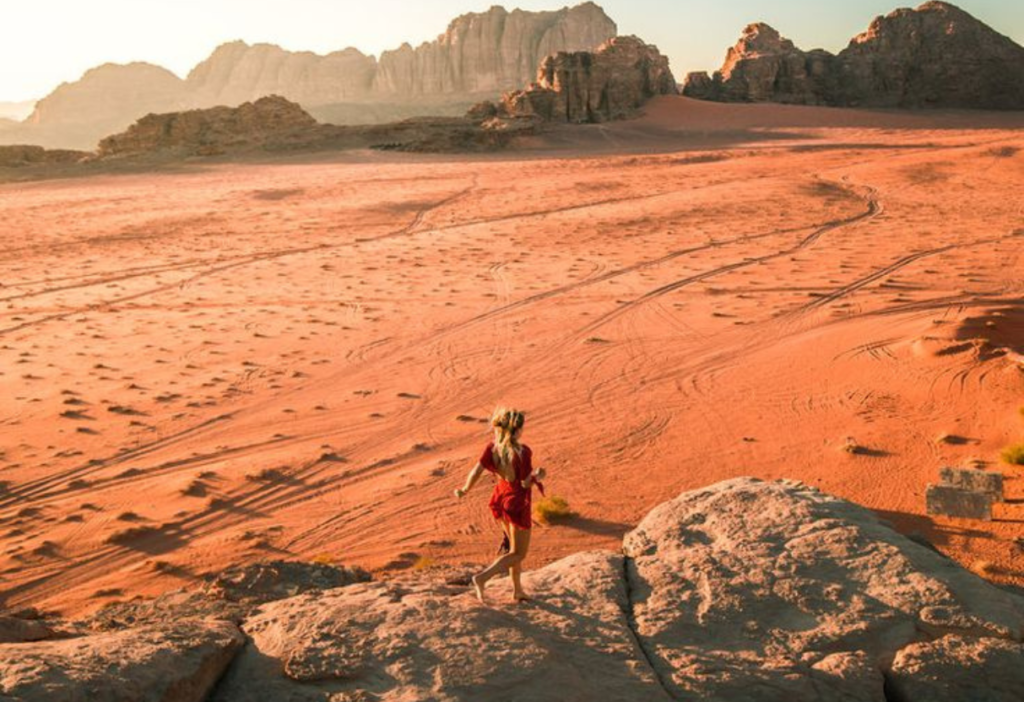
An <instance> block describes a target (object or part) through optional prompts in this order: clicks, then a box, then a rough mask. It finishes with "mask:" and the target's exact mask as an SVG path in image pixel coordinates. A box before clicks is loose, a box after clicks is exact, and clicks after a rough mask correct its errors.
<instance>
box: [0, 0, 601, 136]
mask: <svg viewBox="0 0 1024 702" xmlns="http://www.w3.org/2000/svg"><path fill="white" fill-rule="evenodd" d="M615 35H616V26H615V23H614V22H613V21H612V20H611V19H609V18H608V16H607V15H606V14H605V13H604V11H603V10H602V9H601V8H600V7H598V6H597V5H595V4H594V3H592V2H585V3H583V4H581V5H578V6H576V7H572V8H564V9H561V10H558V11H554V12H524V11H521V10H514V11H512V12H509V11H506V10H505V9H504V8H501V7H492V8H491V9H490V10H488V11H487V12H483V13H472V14H466V15H463V16H461V17H459V18H457V19H455V20H454V21H453V22H452V23H451V24H450V25H449V27H448V30H447V31H446V32H445V33H444V34H442V35H441V36H439V37H438V38H437V40H435V41H432V42H426V43H424V44H422V45H420V46H419V47H416V48H413V47H411V46H410V45H408V44H405V45H403V46H402V47H401V48H399V49H397V50H395V51H386V52H384V53H383V54H381V57H380V61H378V60H377V59H376V58H374V57H373V56H367V55H364V54H363V53H361V52H359V51H358V50H356V49H352V48H348V49H344V50H342V51H337V52H333V53H330V54H327V55H318V54H314V53H311V52H291V51H286V50H284V49H282V48H280V47H278V46H274V45H271V44H256V45H249V44H246V43H245V42H241V41H236V42H231V43H228V44H224V45H222V46H220V47H218V48H217V49H216V50H215V51H214V52H213V54H211V55H210V57H209V58H207V59H206V60H205V61H203V62H202V63H200V64H199V65H197V66H196V67H195V68H194V69H193V70H192V71H191V72H190V73H189V75H188V77H187V78H186V79H184V80H182V79H181V78H179V77H178V76H176V75H174V74H173V73H171V72H170V71H166V70H164V69H162V68H159V67H157V66H152V65H149V64H141V63H136V64H130V65H127V66H119V65H105V66H100V67H99V68H95V69H93V70H91V71H89V72H88V73H86V74H85V75H84V76H83V77H82V78H81V79H80V80H78V81H76V82H74V83H66V84H64V85H62V86H60V87H59V88H57V89H56V90H55V91H54V92H53V93H51V94H50V95H49V96H48V97H46V98H45V99H43V100H41V101H40V102H39V103H38V105H37V106H36V109H35V111H34V112H33V114H32V116H31V117H30V118H29V119H28V121H27V123H26V124H25V125H23V126H22V127H20V128H11V129H3V130H0V140H2V142H3V143H16V141H17V142H21V141H24V142H26V143H36V144H40V145H43V146H59V147H63V148H83V149H88V148H93V147H94V146H95V145H96V143H97V142H98V141H99V140H100V139H101V138H103V137H104V136H106V135H108V134H113V133H115V132H118V131H121V130H123V129H125V128H127V127H128V126H129V125H130V124H132V123H133V122H134V121H136V120H138V119H139V118H141V117H142V116H144V115H146V114H149V113H166V112H173V111H181V110H190V109H206V108H209V107H215V106H228V107H234V106H237V105H239V104H242V103H245V102H252V101H255V100H258V99H259V98H261V97H266V96H268V95H280V96H282V97H285V98H287V99H289V100H291V101H292V102H297V103H299V104H300V105H302V107H303V108H305V109H306V110H308V111H312V112H314V113H315V114H317V115H318V117H320V118H321V119H324V120H329V121H332V122H334V123H337V124H369V123H380V122H388V121H393V120H395V119H405V118H410V117H414V116H422V115H440V116H457V115H460V114H462V113H463V112H465V110H466V109H467V108H468V107H469V106H470V105H472V104H473V103H474V102H477V101H478V100H480V99H481V98H482V97H493V98H497V97H498V96H499V95H501V93H502V92H504V91H506V90H514V89H516V88H518V87H520V86H522V85H525V84H526V83H528V82H529V81H530V80H532V79H533V77H534V74H535V72H536V70H537V65H538V64H539V63H540V62H541V60H542V59H543V58H544V57H545V56H547V55H549V54H552V53H556V52H559V51H580V50H586V49H593V48H594V47H596V46H598V45H600V44H601V43H602V42H604V41H606V40H608V39H610V38H611V37H614V36H615Z"/></svg>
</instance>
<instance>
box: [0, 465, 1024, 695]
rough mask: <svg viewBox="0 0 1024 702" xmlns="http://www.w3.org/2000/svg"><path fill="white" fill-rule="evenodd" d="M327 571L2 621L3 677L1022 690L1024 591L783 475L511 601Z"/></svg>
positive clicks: (653, 530)
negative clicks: (84, 615) (86, 616)
mask: <svg viewBox="0 0 1024 702" xmlns="http://www.w3.org/2000/svg"><path fill="white" fill-rule="evenodd" d="M331 570H334V569H332V568H330V567H328V566H309V565H303V564H299V563H294V564H268V565H266V566H262V567H255V568H246V569H242V570H241V571H240V572H237V573H233V574H231V576H230V577H229V578H227V580H228V586H229V587H228V591H227V592H225V591H223V589H222V588H219V587H216V586H207V587H205V588H203V589H201V590H198V591H196V590H194V591H192V592H188V593H169V594H167V595H164V596H162V597H160V598H158V599H157V600H155V601H144V600H138V599H135V600H131V601H128V602H124V603H121V604H119V605H117V606H116V607H114V608H112V609H111V610H105V611H101V612H99V613H97V615H95V616H94V617H93V618H92V619H91V620H89V621H85V622H79V623H57V622H47V623H45V625H43V626H35V627H29V626H28V625H29V624H31V622H19V621H13V620H12V621H9V622H7V623H8V626H7V631H8V633H9V634H10V635H9V636H8V637H7V638H6V639H3V640H5V641H9V642H10V643H9V644H8V645H3V646H0V681H2V682H0V691H2V692H4V693H6V694H7V695H10V696H12V697H13V698H14V699H19V700H25V701H26V702H35V701H36V700H39V701H40V702H42V701H43V700H53V699H71V698H73V697H74V696H75V694H76V693H80V691H81V690H82V689H84V688H86V687H88V689H89V690H90V692H91V693H92V694H93V695H94V696H95V698H96V699H103V700H116V701H118V702H121V701H122V700H123V701H124V702H128V701H129V700H131V701H133V702H134V701H137V700H153V701H154V702H156V700H165V701H166V700H171V699H173V700H177V701H179V702H192V701H195V702H200V701H201V700H204V699H210V700H214V701H216V702H261V701H263V700H302V701H304V702H332V701H338V700H453V701H455V700H458V701H461V700H466V701H467V702H468V701H471V700H487V699H503V700H513V699H516V700H520V699H521V700H536V701H538V702H565V701H566V700H609V701H619V700H621V701H622V702H627V701H630V700H652V701H655V702H669V701H670V700H681V699H694V700H697V699H713V700H739V699H743V700H760V701H763V702H790V701H792V700H804V701H806V702H816V701H819V700H820V701H821V702H831V701H833V700H844V701H845V702H884V700H887V699H888V700H897V699H898V700H928V701H929V702H959V701H961V700H988V701H990V702H1017V701H1018V700H1019V699H1020V690H1021V687H1022V686H1024V666H1022V665H1021V661H1022V660H1024V645H1022V644H1021V636H1022V632H1024V598H1022V597H1021V596H1019V595H1017V594H1013V593H1011V592H1008V591H1005V590H1001V589H999V588H997V587H995V586H994V585H991V584H989V583H987V582H985V581H984V580H982V579H981V578H979V577H977V576H976V575H974V574H972V573H970V572H968V571H966V570H964V569H962V568H961V567H960V566H958V565H957V564H956V563H954V562H953V561H951V560H949V559H947V558H945V557H944V556H942V555H941V554H939V553H938V552H936V551H934V550H932V549H931V548H929V547H927V546H925V545H922V544H920V543H917V542H915V541H913V540H911V539H909V538H906V537H904V536H901V535H900V534H897V533H896V532H895V531H893V530H892V528H891V527H889V526H887V525H886V524H884V523H882V522H881V521H880V520H879V519H878V517H876V516H875V515H874V514H873V513H871V512H869V511H868V510H865V509H863V508H861V507H858V506H856V505H853V504H850V503H848V502H844V501H842V500H839V499H837V498H834V497H830V496H828V495H825V494H823V493H821V492H819V491H818V490H815V489H813V488H810V487H808V486H806V485H803V484H800V483H794V482H790V481H779V482H772V483H767V482H761V481H758V480H754V479H737V480H731V481H728V482H725V483H720V484H718V485H713V486H710V487H708V488H704V489H701V490H695V491H693V492H688V493H684V494H682V495H680V496H679V497H677V498H675V499H674V500H671V501H669V502H666V503H664V504H662V505H660V506H658V507H656V508H655V509H653V510H652V511H651V512H650V513H649V514H648V515H647V516H646V517H645V518H644V519H643V521H642V522H641V523H640V524H639V525H638V526H637V528H636V529H634V530H633V531H631V532H629V533H628V534H626V536H625V539H624V540H623V545H622V551H621V553H620V552H611V551H593V552H589V553H578V554H575V555H573V556H569V557H568V558H565V559H562V560H560V561H558V562H555V563H552V564H550V565H548V566H546V567H544V568H540V569H538V570H531V571H529V572H527V573H524V574H523V580H524V584H525V586H526V589H527V591H528V592H529V593H531V595H532V596H533V598H534V601H533V602H530V603H526V604H522V605H518V606H517V605H508V604H505V603H504V602H499V601H498V600H500V599H504V598H506V597H507V596H508V594H510V591H509V584H508V582H507V581H503V580H500V579H499V580H495V581H493V583H492V584H491V585H489V587H488V594H489V596H490V597H491V598H492V599H493V600H494V602H493V603H492V604H489V605H483V604H481V603H479V602H478V601H477V600H476V598H475V597H474V596H473V594H472V588H470V587H469V579H468V576H469V573H468V572H466V571H464V570H461V571H460V570H454V569H435V570H428V571H421V572H415V573H411V574H409V575H406V576H399V577H396V578H393V579H389V580H387V581H369V582H367V581H366V578H365V577H363V575H362V574H360V573H358V572H338V573H333V574H332V573H330V572H329V571H331ZM0 619H2V618H0ZM8 619H11V618H8ZM218 620H219V621H218ZM3 624H4V622H3V621H0V626H2V625H3ZM14 625H17V626H14ZM236 625H239V626H240V630H239V628H236ZM0 631H2V629H0ZM53 631H56V632H59V633H58V634H55V633H48V632H53ZM39 638H42V639H44V640H42V641H34V639H39ZM18 641H20V642H21V643H16V642H18ZM243 641H245V642H246V643H245V645H244V646H243V645H242V643H243ZM211 688H213V692H212V694H210V695H209V696H207V693H208V691H210V690H211ZM172 691H173V693H174V694H172Z"/></svg>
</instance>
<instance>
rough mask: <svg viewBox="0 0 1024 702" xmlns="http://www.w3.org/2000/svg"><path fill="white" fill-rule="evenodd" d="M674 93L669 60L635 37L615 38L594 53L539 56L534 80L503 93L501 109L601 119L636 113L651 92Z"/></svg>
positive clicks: (553, 118)
mask: <svg viewBox="0 0 1024 702" xmlns="http://www.w3.org/2000/svg"><path fill="white" fill-rule="evenodd" d="M675 92H676V82H675V78H674V77H673V76H672V71H671V70H670V69H669V66H668V59H667V58H665V57H664V56H662V55H661V53H660V52H659V51H658V49H657V47H655V46H651V45H649V44H645V43H644V42H643V41H641V40H640V39H638V38H637V37H616V38H614V39H611V40H610V41H608V42H606V43H605V44H603V45H602V46H601V47H599V48H598V49H597V51H594V52H587V51H580V52H575V53H567V52H559V53H557V54H555V55H553V56H548V57H547V58H545V59H544V60H543V62H542V63H541V65H540V68H539V69H538V71H537V82H536V83H535V84H534V85H533V86H531V87H530V88H528V89H526V90H520V91H517V92H513V93H508V94H506V95H505V97H504V99H503V108H504V111H505V112H506V113H508V114H510V115H513V116H537V117H540V118H542V119H545V120H550V121H565V122H574V123H581V122H602V121H605V120H610V119H621V118H623V117H628V116H630V115H631V114H633V113H635V111H636V110H637V109H639V108H640V107H641V106H642V105H643V104H644V103H645V102H647V100H649V99H650V98H652V97H654V96H655V95H671V94H674V93H675Z"/></svg>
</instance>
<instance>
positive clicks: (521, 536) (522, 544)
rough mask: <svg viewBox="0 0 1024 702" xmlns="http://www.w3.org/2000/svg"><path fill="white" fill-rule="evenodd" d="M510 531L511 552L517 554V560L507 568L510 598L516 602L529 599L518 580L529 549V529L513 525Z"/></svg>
mask: <svg viewBox="0 0 1024 702" xmlns="http://www.w3.org/2000/svg"><path fill="white" fill-rule="evenodd" d="M511 531H512V536H511V539H512V552H513V553H517V554H519V560H518V561H516V562H515V563H513V564H512V567H511V568H510V569H509V570H510V571H511V575H512V599H513V600H515V601H516V602H522V601H524V600H528V599H530V598H529V597H527V596H526V593H525V592H523V583H522V582H521V580H520V578H521V576H522V574H523V561H524V560H526V554H527V552H528V551H529V550H530V530H529V529H519V528H516V527H515V526H513V527H511Z"/></svg>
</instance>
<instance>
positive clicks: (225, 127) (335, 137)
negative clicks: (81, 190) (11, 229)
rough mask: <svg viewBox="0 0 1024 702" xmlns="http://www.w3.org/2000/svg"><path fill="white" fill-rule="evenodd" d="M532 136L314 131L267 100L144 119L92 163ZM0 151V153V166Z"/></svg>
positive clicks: (438, 146) (467, 147)
mask: <svg viewBox="0 0 1024 702" xmlns="http://www.w3.org/2000/svg"><path fill="white" fill-rule="evenodd" d="M532 130H533V125H532V124H528V123H517V122H514V121H508V120H504V121H503V120H497V119H483V118H479V119H470V118H444V117H442V118H426V117H424V118H419V119H410V120H405V121H402V122H396V123H393V124H381V125H364V126H339V125H332V124H320V123H318V122H317V121H316V120H315V119H314V118H313V117H312V116H310V114H309V113H308V112H306V111H305V110H303V109H302V108H301V107H300V106H299V105H297V104H296V103H294V102H291V101H290V100H286V99H285V98H283V97H281V96H279V95H271V96H269V97H264V98H260V99H259V100H256V101H255V102H247V103H243V104H242V105H239V106H238V107H210V108H207V109H204V110H186V111H183V112H168V113H162V114H150V115H147V116H145V117H143V118H142V119H140V120H139V121H138V122H136V123H135V124H133V125H132V126H131V127H129V128H128V129H127V130H125V131H124V132H122V133H119V134H114V135H111V136H109V137H106V138H105V139H103V140H102V141H101V142H100V146H99V151H98V154H96V155H95V159H94V160H99V161H102V162H105V163H106V162H110V161H111V160H118V159H120V160H124V159H129V160H135V161H160V162H165V161H174V160H179V159H182V158H188V157H194V156H222V155H232V154H240V153H245V152H260V151H262V152H267V151H300V150H301V151H324V150H343V149H353V148H371V149H382V150H392V151H419V152H440V153H455V152H459V153H461V152H473V151H493V150H497V149H501V148H504V147H505V146H507V145H508V144H509V143H511V141H512V140H513V139H514V138H515V137H517V136H521V135H524V134H528V133H531V132H532ZM4 148H5V147H0V159H2V158H3V149H4ZM9 148H15V147H9ZM19 148H24V147H19ZM30 148H37V149H38V150H39V151H40V152H42V151H43V149H41V148H39V147H30ZM47 153H51V154H52V153H56V152H47ZM75 153H77V152H75ZM0 165H3V164H2V163H0Z"/></svg>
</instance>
